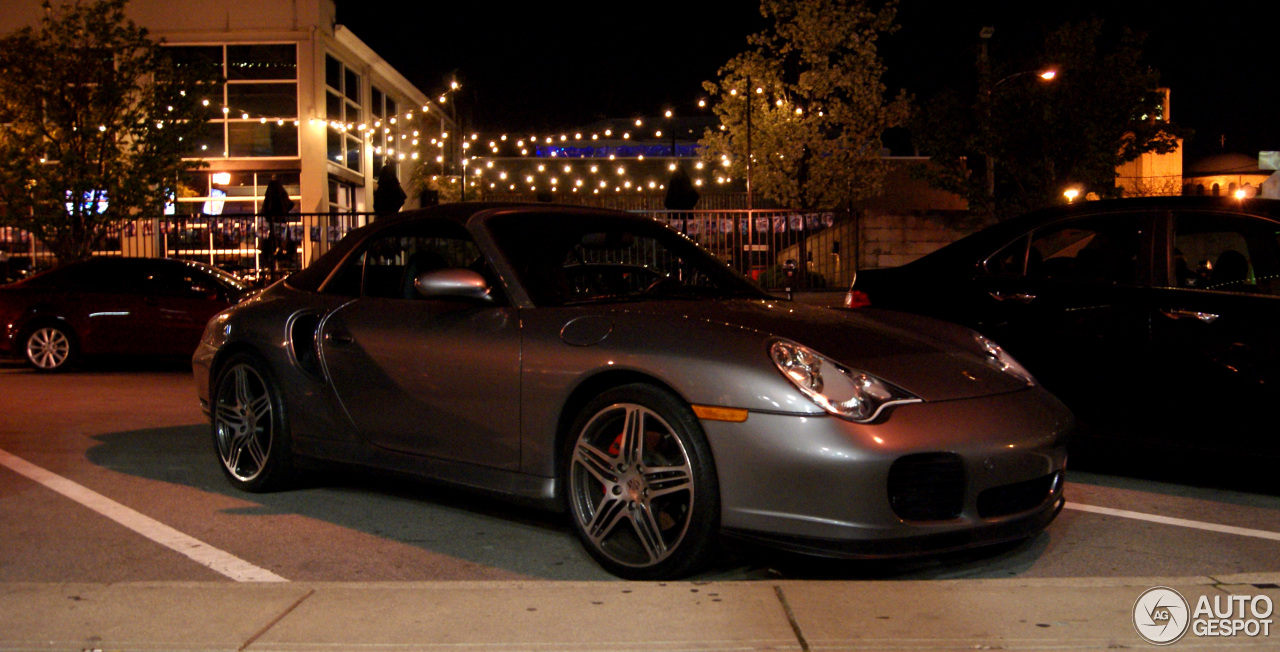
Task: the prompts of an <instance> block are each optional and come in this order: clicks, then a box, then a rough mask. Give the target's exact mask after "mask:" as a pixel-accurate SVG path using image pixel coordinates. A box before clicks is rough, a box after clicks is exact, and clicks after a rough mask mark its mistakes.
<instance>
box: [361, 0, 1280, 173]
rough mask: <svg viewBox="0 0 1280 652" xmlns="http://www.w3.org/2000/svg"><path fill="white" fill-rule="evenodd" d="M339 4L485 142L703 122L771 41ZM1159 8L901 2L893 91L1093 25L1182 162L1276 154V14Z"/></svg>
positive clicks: (702, 25)
mask: <svg viewBox="0 0 1280 652" xmlns="http://www.w3.org/2000/svg"><path fill="white" fill-rule="evenodd" d="M337 2H338V22H339V23H342V24H344V25H346V26H348V27H349V28H350V29H351V30H352V31H353V32H355V34H356V35H357V36H359V37H360V38H361V39H362V40H364V41H365V42H366V43H368V44H369V45H370V46H371V47H372V48H373V49H374V50H375V51H376V52H378V53H379V54H381V55H382V56H383V58H385V59H387V60H388V61H389V62H390V63H391V64H392V65H393V66H395V67H396V68H397V69H398V70H400V71H401V72H402V73H403V74H404V75H405V76H406V77H408V78H409V80H410V81H412V82H414V83H415V84H416V85H417V86H418V87H419V88H421V89H422V90H423V91H424V92H426V93H427V94H428V95H434V94H436V93H438V92H439V91H440V90H442V89H443V88H445V87H446V84H447V82H446V80H447V79H448V78H449V77H450V75H451V74H454V72H455V71H456V74H457V77H458V79H459V80H460V81H461V82H462V83H463V84H464V93H463V95H462V97H461V98H460V99H461V100H462V102H461V103H460V104H459V106H460V107H462V108H463V110H464V113H465V114H466V115H467V123H468V130H472V129H475V130H480V131H511V132H525V131H529V132H536V131H549V130H560V129H568V128H572V127H575V126H584V125H587V124H589V123H591V122H595V121H597V120H600V119H603V118H606V117H608V118H626V117H638V116H642V115H650V116H652V115H657V114H659V113H660V112H662V111H664V110H666V109H668V108H671V109H673V110H674V111H676V112H677V113H681V114H689V113H693V112H696V111H698V109H697V108H696V101H697V99H698V98H699V97H700V96H701V95H702V89H701V82H702V81H704V80H707V79H712V78H714V77H715V75H716V71H717V70H718V69H719V67H720V66H721V65H723V64H724V63H725V62H726V61H728V60H729V58H730V57H732V56H733V55H734V54H736V53H737V52H739V51H742V50H744V49H745V48H746V47H747V41H746V38H747V35H748V34H750V33H752V32H755V31H759V30H760V29H762V28H763V27H764V21H763V19H762V18H761V17H760V15H759V12H758V8H757V7H758V5H757V4H756V2H753V1H752V0H738V1H734V2H726V1H722V0H717V1H702V0H683V1H671V0H649V1H648V2H644V3H606V2H598V1H595V2H577V1H561V2H550V3H521V4H505V3H503V4H502V5H495V4H494V3H478V2H452V3H430V4H428V3H423V2H397V1H393V0H362V1H360V2H356V1H353V0H337ZM1033 4H1034V5H1041V4H1043V5H1049V4H1052V5H1054V6H1032V5H1033ZM1152 7H1153V5H1151V4H1145V3H1144V4H1142V5H1139V4H1138V3H1127V2H1123V1H1121V2H1109V3H1108V2H1092V1H1081V2H1074V3H1031V2H946V3H942V2H929V3H921V2H912V1H911V0H906V1H905V2H903V3H902V4H901V6H900V8H899V14H898V23H899V25H900V26H901V29H900V30H899V31H898V32H897V33H896V34H894V35H892V36H890V37H888V38H887V39H885V41H884V42H883V44H882V47H881V51H882V54H883V56H884V59H885V63H886V65H887V67H888V71H889V72H888V74H887V76H886V80H885V81H886V83H887V84H888V85H889V86H890V87H891V88H906V89H907V90H908V91H910V92H912V93H913V94H914V95H915V96H916V97H917V100H918V101H919V100H924V99H927V98H928V97H929V95H931V94H932V93H933V92H935V91H936V90H938V89H940V88H945V87H948V86H956V87H958V88H971V87H972V85H973V75H974V71H975V68H974V61H975V58H976V52H977V49H976V48H977V43H978V32H979V30H980V28H981V27H982V26H984V25H991V26H994V27H995V30H996V31H995V36H994V37H993V40H992V45H993V47H994V46H996V45H1000V46H1002V47H1010V46H1015V47H1016V45H1017V44H1018V42H1019V41H1020V40H1022V41H1028V40H1029V41H1034V40H1035V38H1036V37H1037V36H1039V35H1040V34H1043V32H1044V31H1046V30H1048V29H1052V28H1053V27H1056V26H1058V25H1060V24H1061V23H1063V22H1065V21H1068V20H1081V19H1085V18H1088V17H1090V16H1098V17H1101V18H1103V19H1104V20H1105V21H1106V24H1107V25H1108V26H1110V27H1113V28H1119V27H1121V26H1128V27H1130V28H1132V29H1134V30H1137V31H1141V32H1145V33H1146V34H1147V41H1146V47H1145V48H1144V52H1145V55H1146V61H1147V63H1148V64H1149V65H1151V66H1153V67H1155V68H1156V69H1158V70H1159V71H1160V72H1161V81H1162V83H1163V85H1166V86H1169V87H1170V88H1171V89H1172V91H1171V96H1172V107H1171V113H1172V117H1173V120H1174V121H1175V122H1177V123H1180V124H1182V125H1184V126H1187V127H1190V128H1191V129H1193V130H1195V135H1194V136H1193V137H1192V138H1191V139H1190V140H1189V141H1188V143H1187V156H1188V157H1189V158H1195V157H1198V156H1203V155H1206V154H1212V153H1216V152H1220V151H1224V149H1223V147H1222V143H1223V141H1224V139H1225V151H1229V152H1240V153H1246V154H1250V155H1254V154H1256V153H1257V151H1258V150H1280V111H1277V107H1280V74H1277V72H1276V71H1277V70H1278V69H1280V61H1277V60H1278V59H1280V47H1278V46H1277V45H1276V44H1275V43H1276V35H1277V32H1278V31H1280V20H1277V19H1280V8H1277V7H1276V5H1275V4H1274V3H1271V2H1265V3H1247V4H1246V3H1223V5H1222V7H1223V9H1222V10H1221V11H1220V12H1219V13H1217V14H1212V13H1211V12H1210V10H1211V9H1214V8H1216V7H1210V6H1201V7H1199V8H1198V9H1197V10H1196V11H1194V12H1192V11H1184V12H1182V13H1174V12H1172V11H1170V10H1169V9H1168V7H1169V5H1165V7H1164V8H1162V9H1152ZM1245 8H1248V9H1249V11H1248V12H1246V11H1245ZM1268 78H1270V80H1271V81H1270V82H1268ZM894 153H895V154H907V153H910V152H900V151H895V152H894Z"/></svg>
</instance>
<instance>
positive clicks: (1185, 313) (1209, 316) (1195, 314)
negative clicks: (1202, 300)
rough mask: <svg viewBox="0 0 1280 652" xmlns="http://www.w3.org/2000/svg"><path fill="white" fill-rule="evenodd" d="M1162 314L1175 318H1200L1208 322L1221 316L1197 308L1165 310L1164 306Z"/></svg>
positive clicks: (1210, 322)
mask: <svg viewBox="0 0 1280 652" xmlns="http://www.w3.org/2000/svg"><path fill="white" fill-rule="evenodd" d="M1160 314H1162V315H1164V316H1165V317H1168V318H1169V319H1173V320H1178V319H1199V320H1200V321H1202V322H1204V323H1206V324H1212V323H1213V322H1214V320H1216V319H1217V318H1218V317H1219V315H1215V314H1213V313H1211V312H1199V311H1196V310H1165V309H1163V308H1162V309H1161V310H1160Z"/></svg>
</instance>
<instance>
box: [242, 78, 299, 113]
mask: <svg viewBox="0 0 1280 652" xmlns="http://www.w3.org/2000/svg"><path fill="white" fill-rule="evenodd" d="M227 103H228V104H229V105H230V106H232V107H235V110H236V111H243V112H246V113H248V114H249V115H250V116H252V117H255V118H260V117H265V118H295V117H297V115H298V85H297V84H227Z"/></svg>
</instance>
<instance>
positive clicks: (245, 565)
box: [0, 450, 289, 582]
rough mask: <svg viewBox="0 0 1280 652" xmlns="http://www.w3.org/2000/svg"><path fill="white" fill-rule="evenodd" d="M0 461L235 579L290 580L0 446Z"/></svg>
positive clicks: (16, 471) (253, 580)
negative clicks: (0, 448)
mask: <svg viewBox="0 0 1280 652" xmlns="http://www.w3.org/2000/svg"><path fill="white" fill-rule="evenodd" d="M0 464H3V465H4V466H7V467H9V468H10V469H11V470H13V471H14V472H15V473H18V474H19V475H23V476H26V477H27V478H30V479H31V480H33V481H35V482H38V483H40V484H42V485H44V486H45V487H48V488H49V489H52V490H54V491H56V492H58V493H60V494H62V495H63V496H66V497H67V498H70V499H71V500H74V501H76V502H77V503H80V504H81V505H84V506H85V507H88V508H89V509H92V510H93V511H95V512H97V513H99V514H102V515H103V516H105V517H107V518H109V519H111V520H113V521H115V522H117V523H119V524H120V525H123V526H125V527H127V528H129V529H130V530H133V531H134V532H137V533H138V534H141V535H142V536H144V537H146V538H148V539H150V540H152V541H154V542H156V543H158V544H160V545H162V546H164V547H166V548H169V549H171V550H174V551H176V552H179V553H182V554H183V555H186V556H187V557H190V558H191V559H192V560H193V561H195V562H196V563H198V564H201V565H203V566H208V567H209V568H211V569H213V570H215V571H217V572H219V573H222V574H223V575H226V576H227V577H230V578H231V579H233V580H235V581H237V582H288V581H289V580H286V579H285V578H283V577H280V576H279V575H276V574H275V573H272V572H271V571H269V570H266V569H263V568H258V567H257V566H254V565H253V564H250V563H249V562H247V561H245V560H243V559H240V558H239V557H236V556H235V555H232V554H231V553H228V552H223V551H221V550H218V549H217V548H214V547H213V546H210V545H209V544H207V543H204V542H203V541H200V540H199V539H196V538H193V537H190V536H187V535H185V534H183V533H181V532H179V531H177V530H175V529H173V528H171V527H169V526H168V525H165V524H164V523H161V522H160V521H157V520H155V519H153V518H151V517H150V516H147V515H145V514H142V513H141V512H138V511H135V510H133V509H130V508H128V507H125V506H124V505H121V504H120V503H117V502H116V501H114V500H111V499H110V498H107V497H106V496H104V495H102V494H100V493H98V492H96V491H94V490H92V489H89V488H88V487H85V486H84V485H80V484H77V483H75V482H72V481H71V480H68V479H66V478H64V477H62V476H60V475H57V474H55V473H52V472H50V471H46V470H45V469H42V468H40V467H38V466H36V465H34V464H32V463H30V462H28V461H26V460H24V459H22V458H20V457H17V456H15V455H13V454H12V453H9V452H8V451H5V450H0Z"/></svg>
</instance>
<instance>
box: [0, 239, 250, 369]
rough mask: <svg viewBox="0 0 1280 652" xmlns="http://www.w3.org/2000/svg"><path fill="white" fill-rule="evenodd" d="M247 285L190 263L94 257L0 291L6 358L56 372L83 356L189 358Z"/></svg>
mask: <svg viewBox="0 0 1280 652" xmlns="http://www.w3.org/2000/svg"><path fill="white" fill-rule="evenodd" d="M245 291H246V288H245V286H244V284H242V283H241V282H240V281H237V280H236V279H235V278H234V277H232V276H231V275H229V274H226V273H224V272H222V271H220V270H217V269H214V268H212V267H209V266H208V265H203V264H200V263H193V262H189V261H182V260H169V259H156V258H92V259H89V260H85V261H82V262H77V263H71V264H68V265H63V266H60V267H56V268H54V269H51V270H49V271H47V272H43V273H41V274H37V275H35V276H33V277H31V278H28V279H25V280H23V281H19V282H17V283H13V284H10V285H5V286H0V353H5V354H10V355H17V356H22V357H24V358H26V360H27V361H28V362H30V363H31V365H32V366H34V367H35V368H36V369H37V370H40V371H56V370H59V369H63V368H65V367H67V366H68V365H71V364H73V363H74V362H75V361H76V360H77V358H79V357H80V356H82V355H95V354H115V355H128V356H174V357H186V356H189V355H191V353H192V352H193V351H195V349H196V344H197V343H198V342H199V341H200V334H201V333H202V332H204V326H205V324H206V323H208V321H209V318H210V317H212V316H213V315H215V314H217V313H218V312H220V311H221V310H223V309H225V308H226V307H227V306H230V305H231V304H233V303H235V301H236V300H238V299H239V298H240V297H241V296H242V295H243V294H244V292H245Z"/></svg>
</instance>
